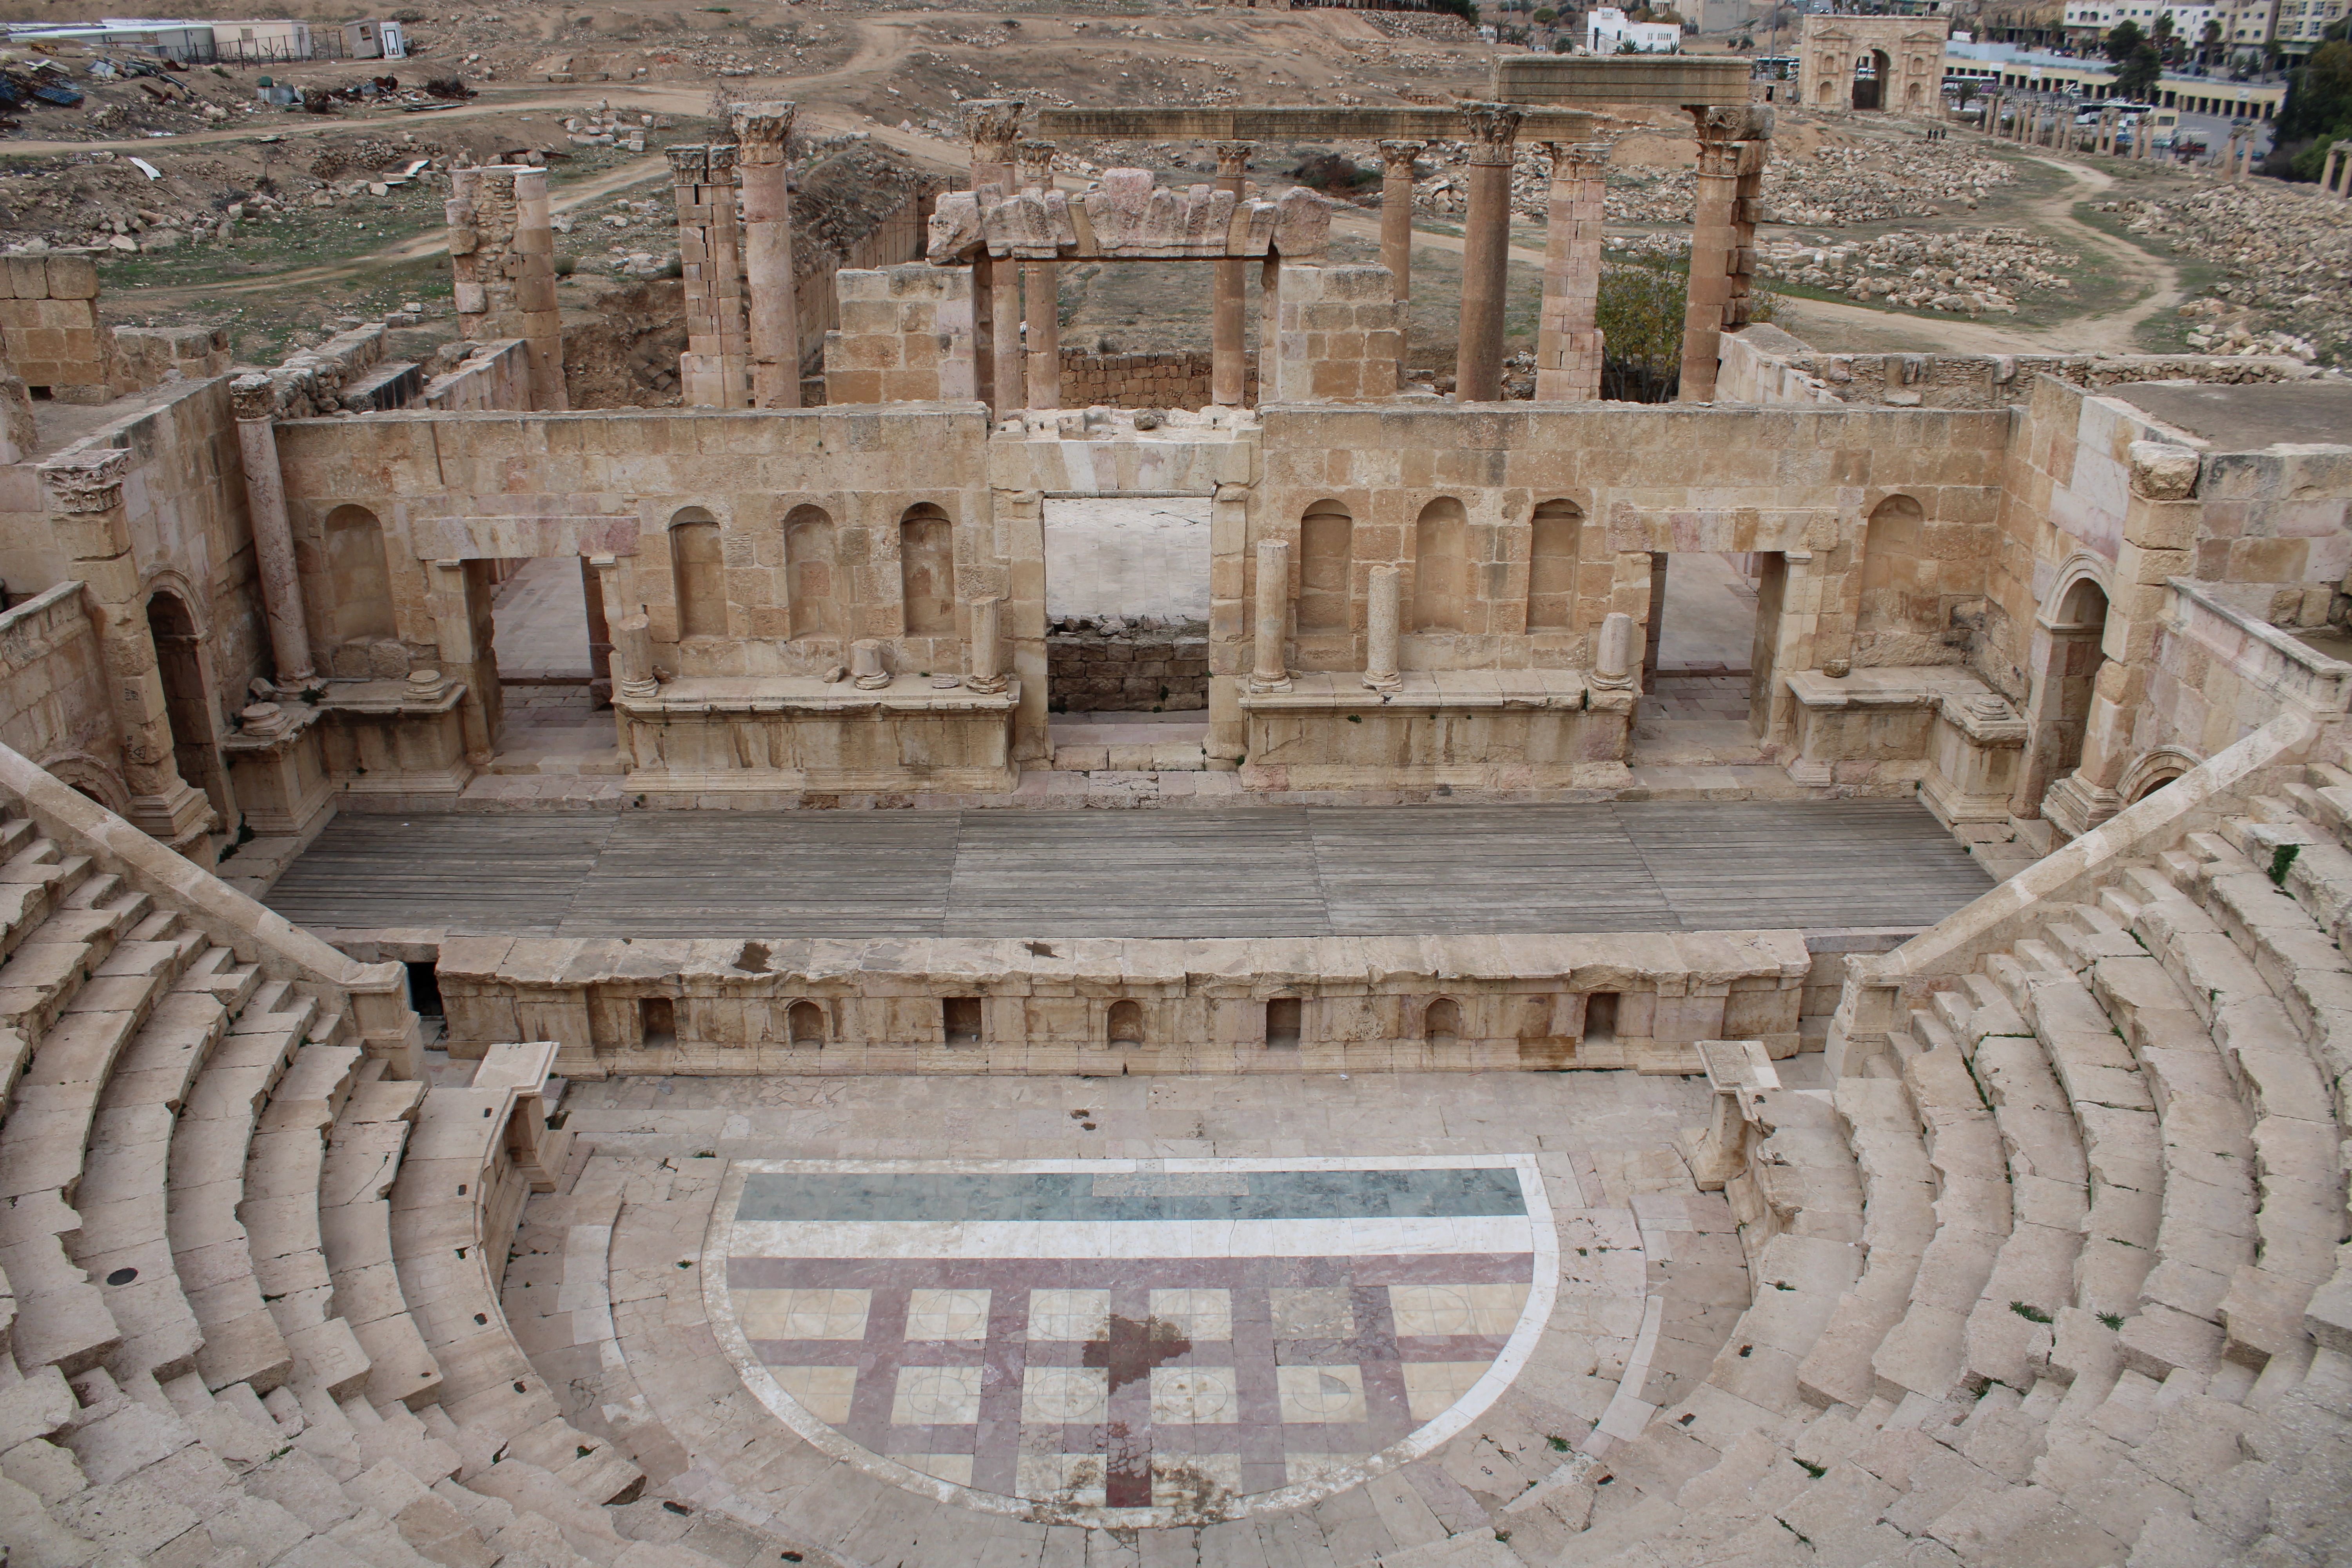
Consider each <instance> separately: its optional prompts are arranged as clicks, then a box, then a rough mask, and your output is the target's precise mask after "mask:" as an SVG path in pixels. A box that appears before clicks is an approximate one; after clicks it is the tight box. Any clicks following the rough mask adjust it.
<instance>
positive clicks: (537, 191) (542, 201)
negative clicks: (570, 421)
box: [513, 169, 572, 412]
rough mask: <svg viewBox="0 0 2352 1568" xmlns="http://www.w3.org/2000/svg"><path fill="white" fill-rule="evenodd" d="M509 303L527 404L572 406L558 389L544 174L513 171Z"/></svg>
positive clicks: (558, 321)
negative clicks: (518, 328)
mask: <svg viewBox="0 0 2352 1568" xmlns="http://www.w3.org/2000/svg"><path fill="white" fill-rule="evenodd" d="M514 203H515V236H514V249H513V255H514V257H515V258H516V260H517V262H518V263H519V265H518V266H517V268H516V269H515V279H514V289H515V305H516V308H517V310H520V313H521V316H522V338H523V353H525V354H526V355H527V356H529V358H530V405H531V407H532V408H533V409H534V410H537V411H541V412H560V411H562V410H563V409H566V408H569V407H571V406H572V401H571V398H570V396H569V395H568V394H567V393H566V392H565V391H564V387H563V315H562V310H559V309H558V308H557V306H556V302H555V229H554V226H553V225H552V224H551V221H550V219H549V216H548V208H547V171H546V170H544V169H517V170H516V171H515V172H514Z"/></svg>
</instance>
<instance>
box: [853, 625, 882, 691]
mask: <svg viewBox="0 0 2352 1568" xmlns="http://www.w3.org/2000/svg"><path fill="white" fill-rule="evenodd" d="M849 679H850V684H851V685H853V686H855V687H856V688H857V689H858V690H860V691H879V690H881V689H883V688H884V687H886V686H887V685H889V684H890V668H889V666H887V665H886V664H884V663H883V662H882V643H881V640H880V639H879V638H877V637H859V638H858V639H857V640H856V642H853V643H851V644H850V645H849Z"/></svg>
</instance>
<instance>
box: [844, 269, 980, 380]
mask: <svg viewBox="0 0 2352 1568" xmlns="http://www.w3.org/2000/svg"><path fill="white" fill-rule="evenodd" d="M835 291H836V293H837V294H838V296H839V298H840V301H841V325H840V327H839V328H838V329H836V330H835V331H830V332H827V333H826V334H825V335H824V400H825V403H826V404H827V405H829V406H840V405H849V404H861V403H938V402H961V401H965V400H968V399H970V398H972V397H974V396H977V395H978V388H979V382H978V380H977V376H976V371H977V363H976V362H975V360H974V359H973V357H972V355H973V342H972V301H971V269H970V268H961V267H931V266H928V265H921V264H918V265H914V266H908V267H884V268H875V269H874V270H871V271H856V270H845V271H843V272H841V273H839V274H837V275H836V276H835Z"/></svg>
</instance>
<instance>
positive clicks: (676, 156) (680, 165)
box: [662, 144, 710, 185]
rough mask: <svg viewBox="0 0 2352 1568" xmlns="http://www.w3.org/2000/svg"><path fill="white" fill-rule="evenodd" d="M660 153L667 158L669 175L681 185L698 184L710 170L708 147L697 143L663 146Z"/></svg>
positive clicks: (674, 181)
mask: <svg viewBox="0 0 2352 1568" xmlns="http://www.w3.org/2000/svg"><path fill="white" fill-rule="evenodd" d="M662 155H663V156H664V157H666V158H667V159H668V160H669V177H670V179H671V181H672V182H673V183H675V184H681V185H698V184H702V182H703V176H704V175H706V174H709V172H710V149H709V148H708V147H705V146H701V145H699V144H693V145H688V146H680V147H665V148H663V149H662Z"/></svg>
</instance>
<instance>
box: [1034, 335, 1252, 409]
mask: <svg viewBox="0 0 2352 1568" xmlns="http://www.w3.org/2000/svg"><path fill="white" fill-rule="evenodd" d="M1211 361H1212V356H1211V355H1210V354H1209V353H1207V352H1206V351H1204V350H1188V351H1184V352H1181V353H1150V354H1098V353H1087V351H1086V350H1084V349H1064V350H1063V351H1062V406H1063V407H1065V408H1091V407H1093V406H1095V405H1097V404H1102V405H1108V406H1111V407H1114V408H1186V409H1201V408H1206V407H1208V406H1209V404H1210V401H1211V399H1210V394H1211V392H1212V390H1213V378H1212V375H1211ZM1257 395H1258V391H1257V364H1256V362H1255V358H1253V359H1252V361H1251V363H1250V366H1249V369H1248V372H1247V374H1246V375H1245V377H1244V393H1243V396H1244V401H1245V402H1248V403H1253V404H1254V403H1255V402H1256V401H1257Z"/></svg>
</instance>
